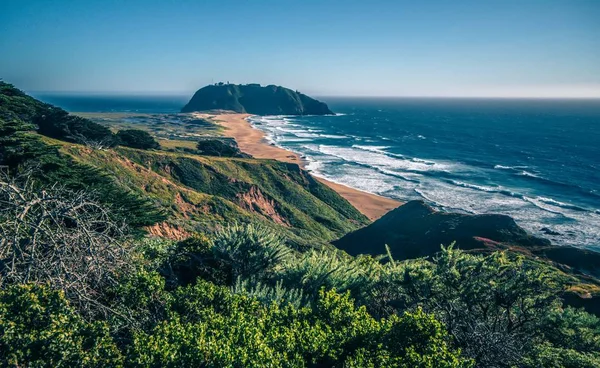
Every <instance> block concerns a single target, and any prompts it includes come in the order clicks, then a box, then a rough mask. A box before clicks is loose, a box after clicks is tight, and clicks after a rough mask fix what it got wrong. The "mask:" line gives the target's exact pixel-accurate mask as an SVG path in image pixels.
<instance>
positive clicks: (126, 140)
mask: <svg viewBox="0 0 600 368" xmlns="http://www.w3.org/2000/svg"><path fill="white" fill-rule="evenodd" d="M117 137H118V138H119V140H120V143H121V145H122V146H127V147H131V148H139V149H159V148H160V144H158V142H157V141H156V140H155V139H154V138H153V137H152V136H151V135H150V134H149V133H148V132H146V131H144V130H139V129H126V130H119V132H118V133H117Z"/></svg>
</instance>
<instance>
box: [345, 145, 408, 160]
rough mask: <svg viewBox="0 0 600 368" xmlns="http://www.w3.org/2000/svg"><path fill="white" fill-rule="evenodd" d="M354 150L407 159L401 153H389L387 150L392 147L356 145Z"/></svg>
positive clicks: (353, 146)
mask: <svg viewBox="0 0 600 368" xmlns="http://www.w3.org/2000/svg"><path fill="white" fill-rule="evenodd" d="M352 148H358V149H360V150H363V151H369V152H375V153H381V154H383V155H386V156H390V157H396V158H402V159H403V158H405V156H404V155H401V154H399V153H391V152H387V151H386V149H388V148H391V147H390V146H362V145H359V144H354V145H352Z"/></svg>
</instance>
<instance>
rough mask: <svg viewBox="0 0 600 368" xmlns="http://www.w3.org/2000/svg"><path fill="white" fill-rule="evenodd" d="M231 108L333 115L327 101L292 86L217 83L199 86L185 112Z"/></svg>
mask: <svg viewBox="0 0 600 368" xmlns="http://www.w3.org/2000/svg"><path fill="white" fill-rule="evenodd" d="M209 110H228V111H234V112H238V113H247V114H256V115H330V114H333V112H332V111H331V110H330V109H329V107H328V106H327V104H325V103H324V102H321V101H318V100H315V99H313V98H311V97H308V96H307V95H305V94H302V93H300V92H298V91H292V90H291V89H289V88H285V87H280V86H275V85H269V86H265V87H263V86H261V85H260V84H245V85H238V84H223V83H219V84H215V85H209V86H206V87H203V88H201V89H199V90H198V91H197V92H196V93H195V94H194V96H193V97H192V99H191V100H190V101H189V102H188V103H187V105H185V106H184V107H183V108H182V109H181V112H195V111H209Z"/></svg>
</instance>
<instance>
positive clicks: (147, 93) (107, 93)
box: [25, 91, 600, 100]
mask: <svg viewBox="0 0 600 368" xmlns="http://www.w3.org/2000/svg"><path fill="white" fill-rule="evenodd" d="M25 92H26V93H28V94H32V95H33V94H37V95H81V96H90V97H91V96H104V97H108V96H123V97H125V96H149V97H152V96H154V97H168V96H173V97H175V96H178V97H186V96H189V97H190V98H191V96H193V94H194V93H195V92H191V93H189V92H175V91H25ZM299 92H301V93H303V94H306V93H304V92H302V91H299ZM311 96H314V97H318V98H365V99H368V98H381V99H385V98H398V99H401V98H407V99H409V98H413V99H414V98H419V99H487V100H489V99H503V100H507V99H514V100H600V96H493V95H480V96H477V95H457V96H453V95H437V96H435V95H434V96H430V95H334V94H318V93H316V94H311Z"/></svg>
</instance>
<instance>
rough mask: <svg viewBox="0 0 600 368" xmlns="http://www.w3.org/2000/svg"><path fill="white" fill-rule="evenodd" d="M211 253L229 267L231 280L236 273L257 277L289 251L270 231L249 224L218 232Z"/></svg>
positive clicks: (266, 272) (269, 270)
mask: <svg viewBox="0 0 600 368" xmlns="http://www.w3.org/2000/svg"><path fill="white" fill-rule="evenodd" d="M212 253H213V255H214V257H215V258H216V259H218V260H220V261H222V262H223V263H225V264H227V265H228V266H229V267H230V268H231V276H232V278H231V283H233V281H234V280H236V279H237V277H238V276H241V277H243V278H248V277H250V276H254V277H259V278H260V277H262V276H266V275H269V274H271V273H272V272H273V270H274V267H275V266H276V265H278V264H280V263H281V262H282V261H283V260H285V259H286V258H287V257H288V256H289V255H290V254H291V250H290V249H289V248H288V247H287V246H285V244H284V242H283V240H282V239H281V238H280V237H279V236H278V235H277V234H276V233H274V232H273V230H271V229H267V228H264V227H261V226H257V225H253V224H248V225H233V226H229V227H226V228H224V229H223V230H221V231H219V232H217V233H216V234H215V236H214V239H213V247H212Z"/></svg>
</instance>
